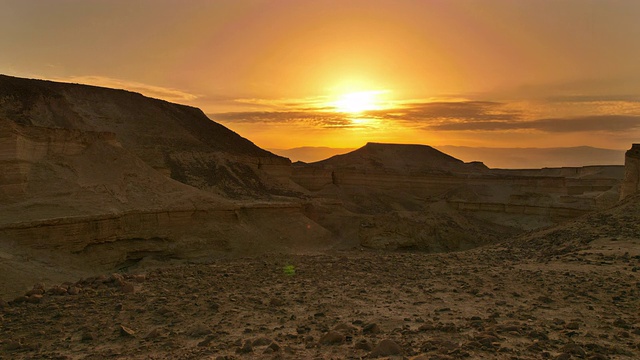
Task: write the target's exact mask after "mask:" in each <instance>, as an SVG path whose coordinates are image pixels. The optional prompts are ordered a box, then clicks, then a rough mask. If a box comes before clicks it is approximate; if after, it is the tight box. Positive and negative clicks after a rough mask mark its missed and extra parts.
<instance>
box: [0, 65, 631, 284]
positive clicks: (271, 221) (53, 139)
mask: <svg viewBox="0 0 640 360" xmlns="http://www.w3.org/2000/svg"><path fill="white" fill-rule="evenodd" d="M637 152H638V148H637V144H636V145H634V146H633V148H632V149H631V150H630V151H629V152H627V163H626V167H625V166H616V165H602V166H585V167H565V168H544V169H518V170H508V169H491V168H488V167H487V166H485V165H484V164H482V163H481V162H470V163H464V162H462V161H460V160H458V159H456V158H453V157H451V156H449V155H447V154H444V153H442V152H440V151H438V150H436V149H434V148H432V147H429V146H426V145H406V144H380V143H369V144H367V145H365V146H364V147H362V148H360V149H356V150H354V151H352V152H350V153H347V154H344V155H337V156H334V157H331V158H329V159H326V160H323V161H319V162H315V163H309V164H307V163H301V162H296V163H293V164H292V163H291V161H290V160H289V159H287V158H283V157H280V156H277V155H274V154H272V153H270V152H268V151H266V150H263V149H260V148H259V147H257V146H256V145H254V144H253V143H251V142H250V141H249V140H247V139H245V138H242V137H241V136H240V135H238V134H236V133H234V132H232V131H231V130H229V129H227V128H225V127H223V126H221V125H219V124H217V123H216V122H215V121H212V120H211V119H209V118H207V117H206V116H205V115H204V114H203V113H202V111H200V110H199V109H196V108H192V107H188V106H184V105H177V104H172V103H169V102H166V101H162V100H157V99H151V98H147V97H144V96H142V95H140V94H137V93H132V92H128V91H124V90H115V89H107V88H99V87H94V86H86V85H79V84H64V83H56V82H51V81H42V80H30V79H21V78H14V77H9V76H0V165H1V166H2V169H3V171H2V173H1V174H0V204H1V206H0V240H1V241H0V267H1V270H2V272H3V276H2V277H1V278H0V285H2V286H1V288H2V289H3V290H2V291H3V293H2V294H0V296H8V295H15V294H18V293H20V292H21V291H22V290H24V288H25V286H29V285H30V284H33V283H36V282H43V281H44V282H56V281H63V280H66V279H68V278H69V277H82V276H90V275H95V274H98V273H104V272H108V271H126V270H130V269H135V268H137V267H145V266H147V267H148V266H162V265H163V264H171V263H177V262H182V261H208V260H211V259H216V258H228V257H238V256H249V255H256V254H262V253H268V252H284V253H299V252H317V251H326V250H353V249H376V250H387V251H391V250H417V251H423V252H427V253H433V252H448V251H459V250H466V249H471V248H475V247H478V246H481V245H487V244H492V243H495V242H497V241H499V240H500V239H503V238H505V237H510V236H514V235H517V234H520V233H523V232H526V231H531V230H535V229H540V228H545V227H549V226H553V225H557V224H561V223H563V222H566V221H568V220H570V219H572V218H576V217H580V216H582V215H584V214H587V213H591V212H593V211H597V210H602V209H606V208H609V207H611V206H613V205H615V204H616V203H617V202H618V200H619V199H620V198H624V197H627V196H629V195H631V194H633V193H634V192H637V191H638V168H639V167H638V158H639V157H638V155H637Z"/></svg>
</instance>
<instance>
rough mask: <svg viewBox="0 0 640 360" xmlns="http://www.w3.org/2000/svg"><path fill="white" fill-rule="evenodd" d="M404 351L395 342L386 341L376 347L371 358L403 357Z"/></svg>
mask: <svg viewBox="0 0 640 360" xmlns="http://www.w3.org/2000/svg"><path fill="white" fill-rule="evenodd" d="M402 353H403V351H402V348H401V347H400V345H398V344H396V342H395V341H393V340H389V339H384V340H382V341H380V343H378V345H376V347H375V348H374V349H373V351H372V352H371V354H370V355H371V357H380V356H392V355H402Z"/></svg>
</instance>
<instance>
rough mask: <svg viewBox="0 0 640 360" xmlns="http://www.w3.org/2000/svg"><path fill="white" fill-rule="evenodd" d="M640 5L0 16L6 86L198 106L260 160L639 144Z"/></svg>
mask: <svg viewBox="0 0 640 360" xmlns="http://www.w3.org/2000/svg"><path fill="white" fill-rule="evenodd" d="M639 19H640V1H637V0H628V1H622V0H619V1H617V0H607V1H605V0H599V1H593V0H555V1H551V0H517V1H516V0H485V1H479V0H478V1H462V0H442V1H430V0H389V1H382V0H362V1H359V0H353V1H351V0H331V1H324V0H271V1H266V0H263V1H259V0H217V1H214V0H209V1H204V0H188V1H179V0H0V73H3V74H7V75H14V76H22V77H31V78H43V79H52V80H61V81H70V82H78V83H85V84H95V85H102V86H107V87H115V88H125V89H129V90H133V91H137V92H141V93H143V94H145V95H147V96H151V97H158V98H162V99H166V100H169V101H173V102H178V103H183V104H188V105H193V106H197V107H200V108H201V109H202V110H203V111H204V112H205V113H206V114H208V115H209V117H211V118H212V119H213V120H215V121H218V122H220V123H222V124H224V125H225V126H227V127H229V128H231V129H233V130H234V131H236V132H238V133H239V134H240V135H242V136H244V137H247V138H249V139H250V140H252V141H253V142H254V143H256V144H257V145H258V146H261V147H263V148H283V149H284V148H292V147H300V146H328V147H340V148H354V147H359V146H362V145H363V144H365V143H366V142H367V141H377V142H394V143H420V144H429V145H435V146H437V145H447V144H448V145H458V146H484V147H558V146H578V145H590V146H596V147H605V148H612V149H627V148H629V146H630V144H631V143H632V142H640V21H639Z"/></svg>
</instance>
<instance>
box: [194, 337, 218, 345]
mask: <svg viewBox="0 0 640 360" xmlns="http://www.w3.org/2000/svg"><path fill="white" fill-rule="evenodd" d="M215 339H216V337H215V335H208V336H207V337H206V338H204V340H202V341H200V342H199V343H198V346H199V347H205V346H209V344H211V343H212V342H213V340H215Z"/></svg>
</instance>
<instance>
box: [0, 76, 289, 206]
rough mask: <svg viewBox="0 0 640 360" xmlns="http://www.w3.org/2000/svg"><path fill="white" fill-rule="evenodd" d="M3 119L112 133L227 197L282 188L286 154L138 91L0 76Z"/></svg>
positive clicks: (181, 177) (176, 174)
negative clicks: (279, 184)
mask: <svg viewBox="0 0 640 360" xmlns="http://www.w3.org/2000/svg"><path fill="white" fill-rule="evenodd" d="M0 99H1V100H2V102H1V105H0V118H5V119H7V120H10V121H13V122H15V123H17V124H20V125H30V126H39V127H47V128H62V129H69V130H81V131H93V132H111V133H114V134H115V136H116V139H117V141H118V142H119V143H120V144H121V145H122V146H123V147H124V148H125V149H127V150H129V151H130V152H132V153H133V154H134V155H136V156H137V157H139V158H140V159H142V160H143V161H144V162H145V163H147V164H148V165H150V166H151V167H153V168H154V169H156V170H158V171H160V172H162V173H164V174H166V175H169V176H171V177H172V178H173V179H176V180H178V181H180V182H183V183H185V184H188V185H192V186H195V187H198V188H201V189H205V190H208V191H212V192H216V193H219V194H221V195H225V196H229V197H236V198H241V197H247V196H248V197H256V196H260V195H266V194H269V193H270V192H275V193H282V192H283V189H282V186H277V187H276V186H274V185H273V182H274V181H277V180H278V179H279V178H281V177H282V176H283V174H284V175H285V176H286V173H287V169H288V166H289V164H290V162H289V160H287V159H285V158H282V157H279V156H276V155H274V154H272V153H270V152H268V151H266V150H263V149H260V148H259V147H257V146H255V145H254V144H253V143H252V142H250V141H249V140H247V139H245V138H243V137H241V136H239V135H238V134H236V133H234V132H233V131H231V130H229V129H227V128H226V127H224V126H222V125H220V124H218V123H215V122H213V121H211V120H210V119H209V118H207V117H206V116H205V115H204V113H203V112H202V111H201V110H200V109H197V108H193V107H189V106H184V105H178V104H173V103H169V102H166V101H162V100H157V99H151V98H147V97H145V96H142V95H140V94H137V93H133V92H129V91H124V90H114V89H107V88H101V87H95V86H87V85H77V84H66V83H57V82H52V81H42V80H31V79H21V78H15V77H10V76H4V75H0Z"/></svg>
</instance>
